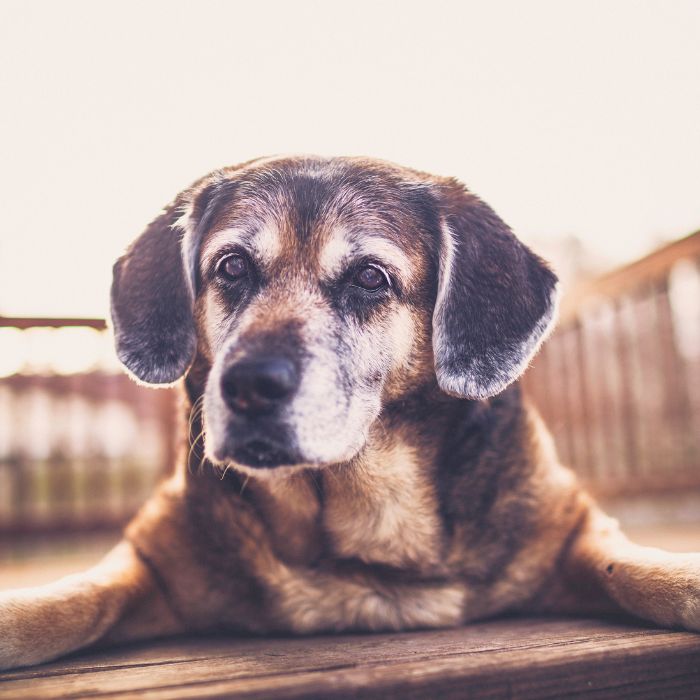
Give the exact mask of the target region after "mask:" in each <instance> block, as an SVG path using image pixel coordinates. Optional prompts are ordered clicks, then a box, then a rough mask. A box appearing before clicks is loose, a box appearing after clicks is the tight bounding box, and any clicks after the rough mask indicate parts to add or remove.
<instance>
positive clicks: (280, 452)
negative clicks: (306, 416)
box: [233, 439, 301, 469]
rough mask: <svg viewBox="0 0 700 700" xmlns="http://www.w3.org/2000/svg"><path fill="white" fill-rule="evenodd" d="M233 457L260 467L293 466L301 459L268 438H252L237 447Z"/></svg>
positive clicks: (249, 465)
mask: <svg viewBox="0 0 700 700" xmlns="http://www.w3.org/2000/svg"><path fill="white" fill-rule="evenodd" d="M233 459H234V460H235V461H236V462H238V464H243V465H245V466H247V467H255V468H258V469H273V468H274V467H281V466H283V465H284V466H292V465H294V464H298V463H299V462H300V461H301V460H300V459H299V457H298V455H294V454H293V453H292V452H290V451H288V450H285V449H283V448H282V447H280V446H279V445H276V444H275V443H273V442H270V441H268V440H260V439H257V440H251V441H250V442H247V443H245V444H244V445H241V446H240V447H237V448H236V449H235V450H234V452H233Z"/></svg>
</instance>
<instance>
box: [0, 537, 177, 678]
mask: <svg viewBox="0 0 700 700" xmlns="http://www.w3.org/2000/svg"><path fill="white" fill-rule="evenodd" d="M181 629H182V628H181V625H180V623H179V622H178V620H177V619H176V618H175V616H174V615H173V613H172V612H171V610H170V608H169V607H168V604H167V601H166V600H165V597H164V595H163V593H162V592H161V590H160V589H159V587H158V584H157V582H156V581H155V580H154V577H153V575H152V574H151V571H150V570H149V568H148V567H147V566H146V565H145V564H144V563H143V562H142V561H141V559H140V558H139V557H138V555H137V554H136V552H135V551H134V548H133V547H132V545H131V544H130V543H129V542H126V541H124V542H121V543H120V544H118V545H117V546H116V547H115V548H114V549H113V550H112V551H111V552H110V553H109V554H107V556H106V557H105V558H104V559H103V560H102V561H101V562H100V563H99V564H97V565H96V566H94V567H93V568H92V569H89V570H88V571H85V572H84V573H80V574H74V575H71V576H66V577H65V578H62V579H60V580H59V581H56V582H55V583H52V584H48V585H45V586H37V587H35V588H24V589H19V590H14V591H6V592H2V593H0V669H8V668H13V667H16V666H26V665H30V664H37V663H42V662H44V661H49V660H51V659H55V658H56V657H58V656H62V655H63V654H67V653H69V652H71V651H75V650H76V649H80V648H82V647H86V646H89V645H91V644H94V643H95V642H97V641H100V640H109V641H115V642H116V641H126V640H130V639H142V638H147V637H154V636H160V635H165V634H174V633H177V632H179V631H181Z"/></svg>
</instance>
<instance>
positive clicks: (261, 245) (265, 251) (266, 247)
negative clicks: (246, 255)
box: [251, 225, 281, 262]
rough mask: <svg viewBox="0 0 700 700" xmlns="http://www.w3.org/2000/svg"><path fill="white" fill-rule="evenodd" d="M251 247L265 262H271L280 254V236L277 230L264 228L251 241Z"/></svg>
mask: <svg viewBox="0 0 700 700" xmlns="http://www.w3.org/2000/svg"><path fill="white" fill-rule="evenodd" d="M251 245H252V246H253V248H255V252H256V253H257V254H258V256H259V257H260V258H261V259H262V260H263V262H271V261H272V260H274V259H275V258H276V257H277V256H278V255H279V254H280V249H281V245H280V235H279V231H278V230H277V229H276V228H273V227H272V226H270V225H266V226H263V227H262V228H261V229H259V230H258V231H257V233H256V234H255V235H254V236H253V238H252V239H251Z"/></svg>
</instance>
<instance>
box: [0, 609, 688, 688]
mask: <svg viewBox="0 0 700 700" xmlns="http://www.w3.org/2000/svg"><path fill="white" fill-rule="evenodd" d="M428 695H430V696H433V697H436V698H461V697H479V698H561V697H573V698H577V697H581V698H583V697H586V698H664V697H673V698H674V700H680V699H682V698H697V697H700V635H695V634H690V633H685V632H671V631H667V630H659V629H648V628H643V627H637V626H632V625H628V624H617V623H606V622H598V621H589V620H552V619H549V620H547V619H545V620H543V619H528V620H524V619H513V620H501V621H497V622H490V623H484V624H476V625H471V626H468V627H464V628H460V629H451V630H439V631H428V632H418V633H405V634H381V635H343V636H328V637H313V638H284V639H279V638H277V639H231V638H206V639H179V640H168V641H161V642H157V643H152V644H148V645H139V646H131V647H129V648H122V649H114V650H110V651H106V652H97V653H96V652H93V653H91V654H84V655H80V656H75V657H73V658H71V659H68V660H63V661H60V662H56V663H53V664H47V665H44V666H41V667H38V668H29V669H23V670H18V671H14V672H9V673H5V674H1V675H0V698H66V697H72V698H80V697H97V698H126V697H138V698H174V697H178V698H212V697H222V696H226V697H237V698H238V697H240V698H255V697H266V698H302V697H323V698H345V697H360V696H361V697H363V698H364V697H367V698H414V697H415V698H418V697H426V696H428Z"/></svg>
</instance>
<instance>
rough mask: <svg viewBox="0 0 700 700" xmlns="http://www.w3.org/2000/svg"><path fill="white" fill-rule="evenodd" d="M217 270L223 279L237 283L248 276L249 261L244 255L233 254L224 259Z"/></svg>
mask: <svg viewBox="0 0 700 700" xmlns="http://www.w3.org/2000/svg"><path fill="white" fill-rule="evenodd" d="M216 269H217V272H218V273H219V274H220V275H221V276H222V277H224V278H225V279H227V280H229V281H231V282H235V281H237V280H240V279H242V278H243V277H246V276H247V275H248V261H247V260H246V259H245V258H244V257H243V256H242V255H238V254H237V253H233V254H232V255H227V256H226V257H225V258H223V259H222V260H221V261H220V262H219V264H218V266H217V268H216Z"/></svg>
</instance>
